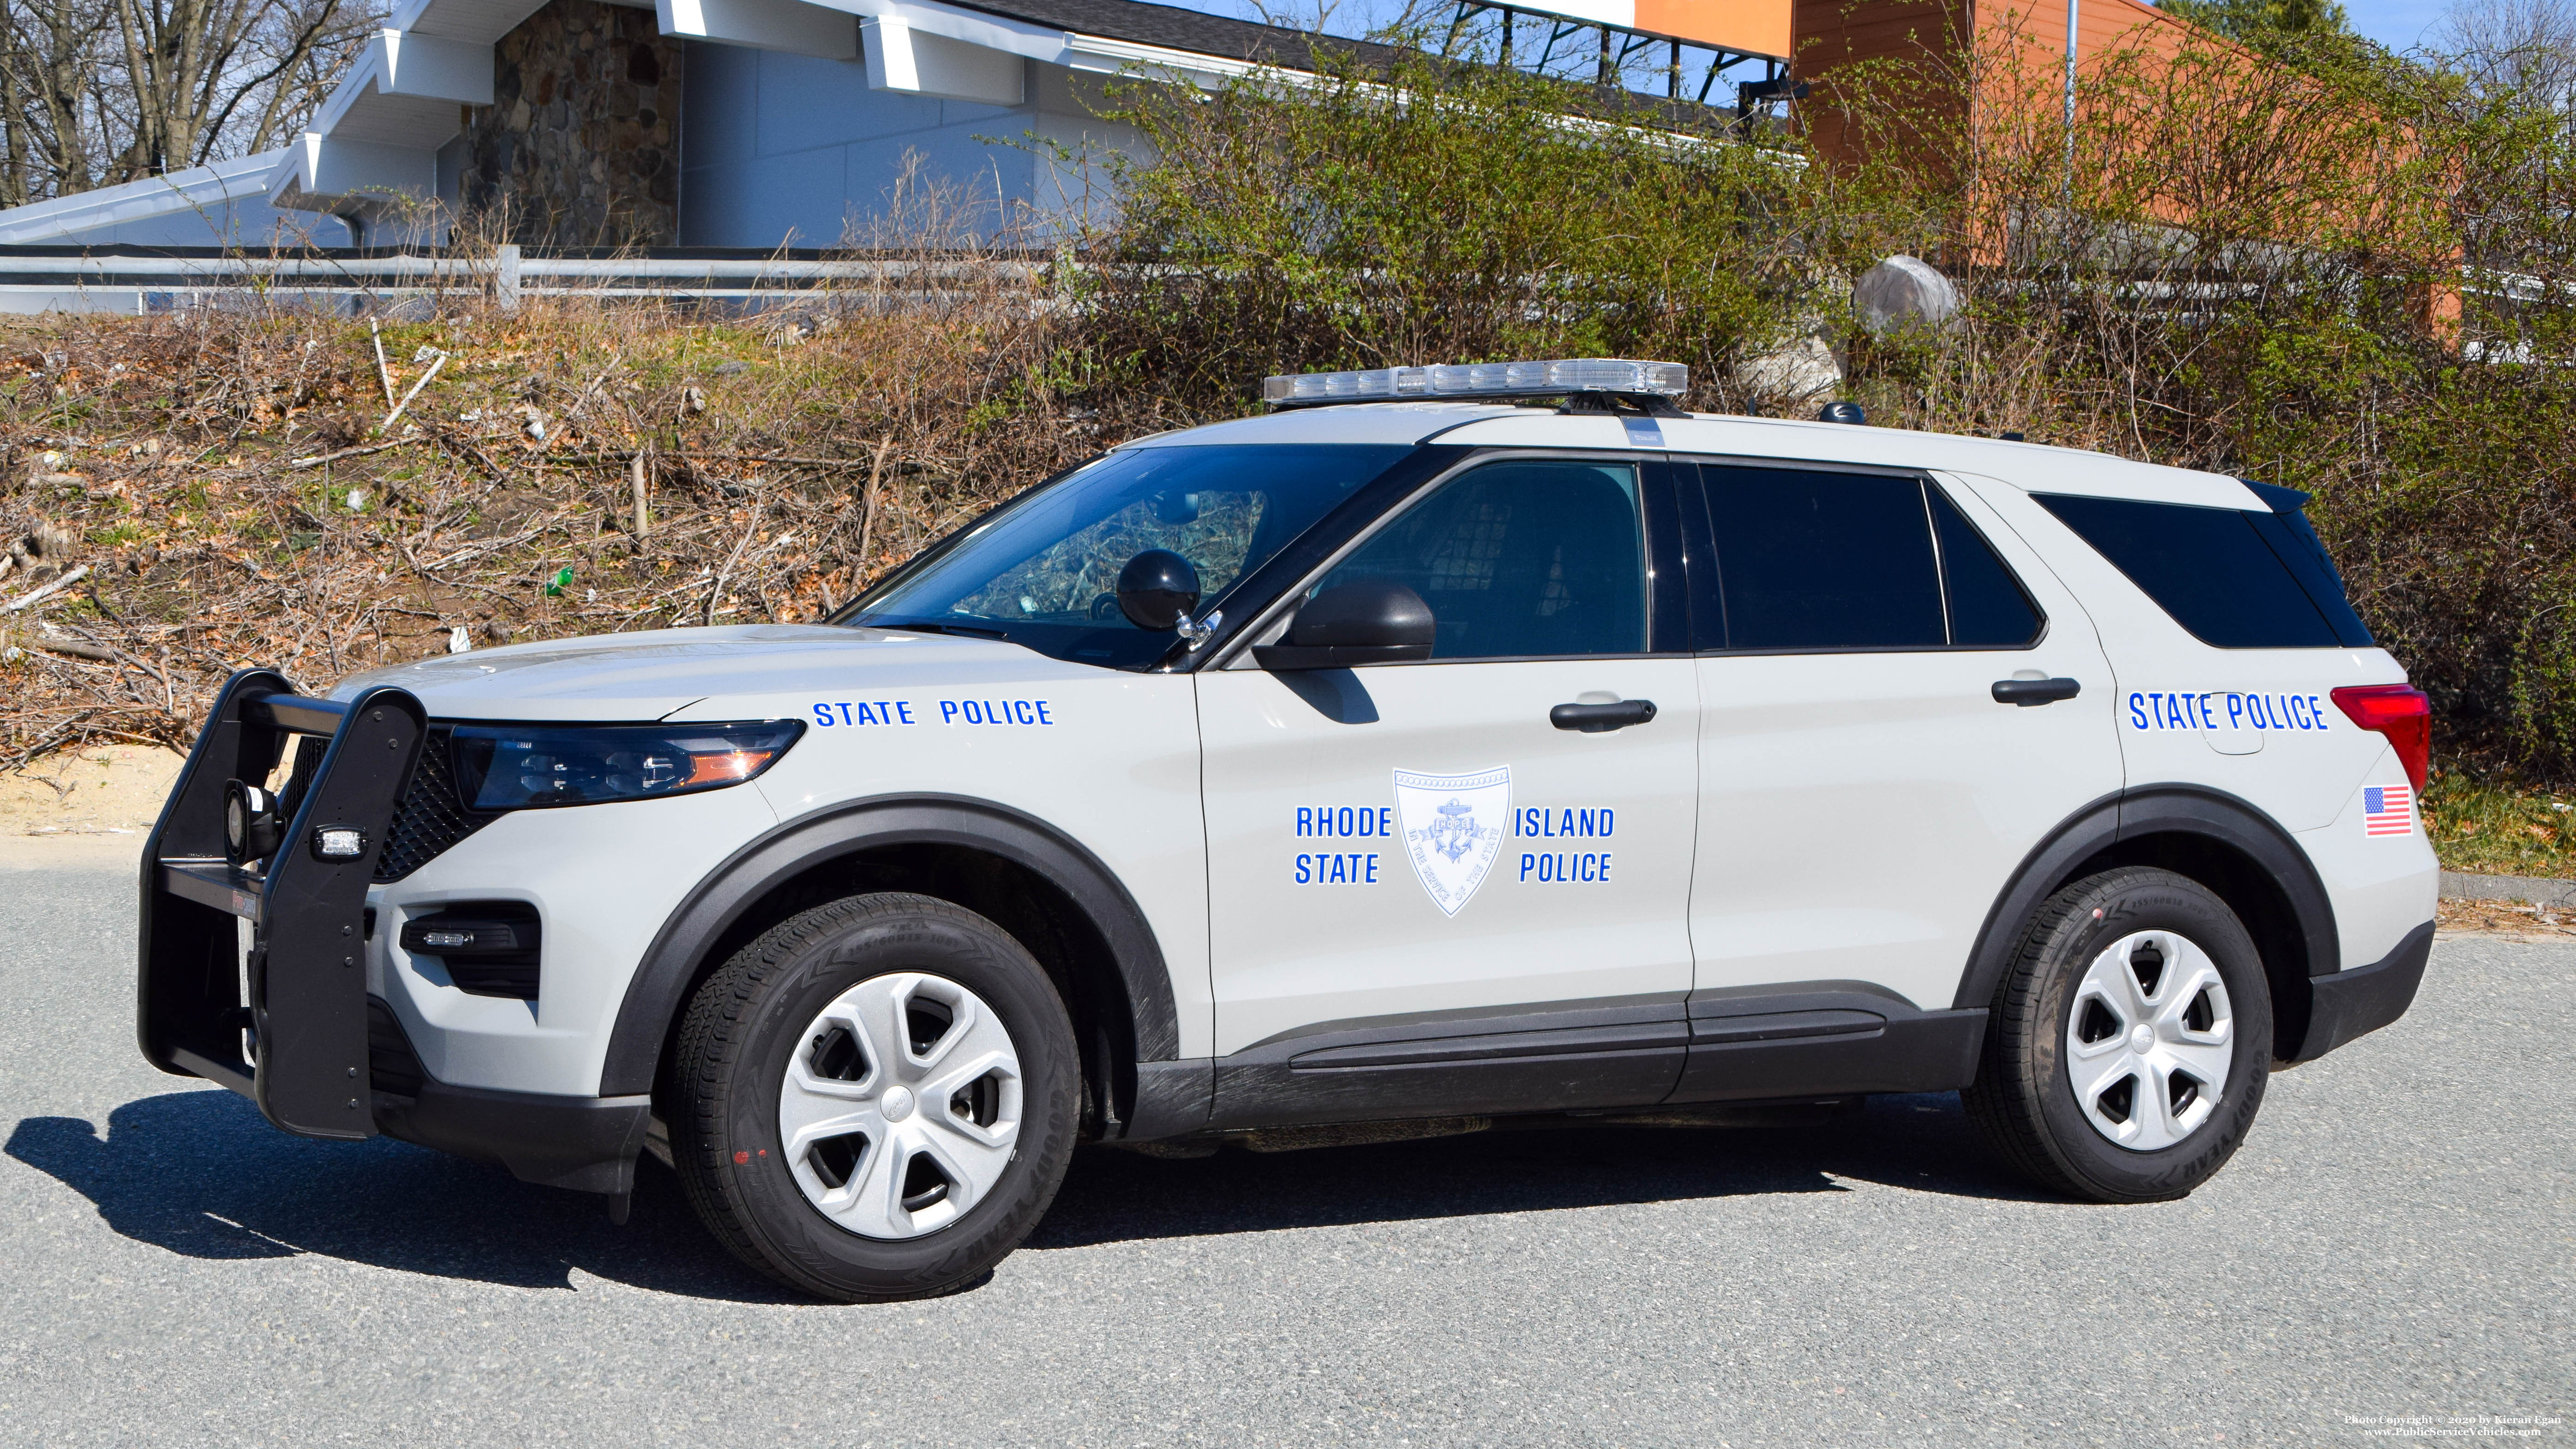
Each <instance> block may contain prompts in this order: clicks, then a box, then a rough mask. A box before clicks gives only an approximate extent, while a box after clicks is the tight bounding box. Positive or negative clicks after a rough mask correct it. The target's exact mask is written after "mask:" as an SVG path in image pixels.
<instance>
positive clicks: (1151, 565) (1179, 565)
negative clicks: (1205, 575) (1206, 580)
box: [1118, 548, 1199, 634]
mask: <svg viewBox="0 0 2576 1449" xmlns="http://www.w3.org/2000/svg"><path fill="white" fill-rule="evenodd" d="M1198 606H1199V571H1198V570H1197V569H1195V568H1192V567H1191V566H1190V561H1189V560H1188V559H1185V558H1183V557H1181V556H1180V555H1179V554H1176V553H1174V552H1172V551H1171V550H1170V549H1168V548H1149V549H1147V550H1145V551H1144V552H1143V553H1140V554H1138V555H1136V556H1135V557H1134V558H1131V559H1129V560H1127V566H1126V567H1125V568H1123V569H1120V570H1119V571H1118V612H1120V613H1122V614H1125V615H1126V616H1127V618H1128V621H1129V622H1131V623H1133V624H1134V625H1135V626H1136V627H1137V628H1139V629H1151V630H1153V631H1154V632H1155V633H1158V634H1159V633H1164V632H1166V631H1169V630H1172V629H1177V628H1179V627H1180V626H1181V624H1182V622H1183V621H1185V620H1187V619H1188V618H1189V617H1190V611H1191V610H1193V609H1196V608H1197V607H1198Z"/></svg>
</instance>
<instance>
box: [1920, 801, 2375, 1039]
mask: <svg viewBox="0 0 2576 1449" xmlns="http://www.w3.org/2000/svg"><path fill="white" fill-rule="evenodd" d="M2165 834H2178V835H2198V836H2203V837H2206V838H2208V839H2211V840H2214V841H2216V842H2218V843H2220V844H2222V845H2226V846H2229V847H2231V848H2233V849H2234V850H2236V851H2237V852H2238V853H2240V854H2242V855H2244V856H2245V857H2247V858H2248V859H2250V860H2252V861H2253V862H2254V863H2255V865H2256V866H2258V867H2259V868H2261V869H2262V870H2263V871H2264V872H2265V873H2266V874H2267V875H2269V876H2270V878H2271V880H2272V882H2273V884H2274V885H2276V886H2277V887H2279V889H2280V891H2281V894H2282V896H2283V897H2284V898H2285V899H2286V900H2287V901H2288V902H2289V907H2290V913H2291V915H2292V917H2293V918H2294V919H2295V921H2296V923H2297V926H2298V929H2299V934H2300V937H2301V939H2302V940H2303V942H2304V943H2305V945H2306V947H2307V960H2306V961H2305V962H2304V963H2300V964H2303V965H2304V966H2305V968H2306V969H2305V971H2304V972H2303V973H2301V974H2302V975H2303V976H2304V977H2305V978H2308V979H2314V978H2315V977H2319V976H2328V975H2332V974H2333V973H2334V972H2336V971H2338V970H2340V969H2342V966H2343V946H2342V942H2341V939H2340V937H2339V936H2338V935H2337V934H2336V931H2335V918H2334V904H2333V902H2332V900H2330V899H2329V898H2328V897H2327V895H2326V888H2325V882H2324V881H2323V880H2322V879H2321V878H2319V877H2318V875H2317V869H2316V866H2315V865H2313V864H2311V863H2310V862H2309V860H2308V853H2307V852H2306V851H2304V850H2301V849H2300V848H2299V845H2298V842H2297V841H2295V840H2293V839H2291V838H2290V833H2289V832H2288V831H2286V830H2284V829H2282V828H2281V826H2280V823H2279V822H2277V821H2275V820H2273V819H2272V817H2271V816H2269V815H2266V814H2264V813H2263V812H2262V811H2261V810H2259V809H2257V808H2255V806H2254V805H2253V804H2251V803H2250V802H2248V801H2245V800H2243V799H2240V798H2238V797H2237V796H2234V795H2231V794H2228V793H2227V792H2226V791H2224V790H2213V789H2210V788H2208V787H2206V786H2201V785H2185V784H2159V785H2142V786H2138V787H2136V788H2133V789H2128V790H2121V791H2116V792H2114V793H2112V794H2109V795H2105V796H2102V797H2101V798H2099V799H2097V800H2094V801H2093V802H2092V803H2090V804H2088V805H2086V806H2084V807H2083V808H2082V809H2080V810H2077V811H2076V812H2075V813H2074V814H2072V815H2069V816H2068V817H2067V818H2066V819H2065V820H2064V821H2063V822H2061V823H2060V824H2059V825H2058V826H2057V828H2056V829H2055V830H2052V831H2050V832H2049V834H2048V836H2047V837H2046V838H2045V839H2043V840H2041V841H2040V843H2039V844H2038V845H2036V846H2033V847H2032V848H2031V851H2030V853H2029V854H2028V855H2026V856H2024V857H2022V862H2021V865H2020V866H2019V867H2018V868H2017V869H2015V871H2014V872H2013V876H2012V882H2011V884H2009V885H2007V886H2005V887H2004V890H2003V892H2002V894H2000V895H1998V896H1996V897H1995V903H1994V905H1993V906H1992V907H1990V908H1988V910H1987V912H1986V919H1985V924H1984V925H1983V926H1982V927H1980V928H1979V929H1978V932H1977V942H1976V945H1975V946H1974V947H1973V948H1971V949H1970V951H1969V953H1968V967H1967V970H1965V971H1964V972H1962V973H1960V976H1959V991H1958V995H1957V996H1955V997H1954V998H1952V1001H1951V1005H1952V1006H1953V1007H1954V1008H1961V1009H1964V1008H1967V1007H1983V1006H1990V1005H1992V1004H1993V1002H1994V996H1995V988H1996V986H1997V985H1998V984H1999V983H2001V982H2002V980H2003V976H2004V972H2005V971H2006V970H2008V969H2009V968H2010V967H2011V964H2012V957H2013V953H2014V951H2015V950H2017V949H2018V948H2019V947H2020V944H2021V935H2022V927H2023V925H2024V924H2025V923H2026V922H2028V921H2029V920H2030V917H2031V913H2032V912H2033V911H2035V910H2037V909H2038V908H2039V904H2040V902H2041V901H2044V900H2046V899H2047V898H2048V897H2049V896H2050V895H2051V894H2052V893H2053V892H2054V891H2055V890H2056V888H2057V886H2058V884H2059V883H2060V882H2062V881H2064V880H2065V879H2066V878H2067V877H2068V876H2069V875H2070V874H2071V873H2072V872H2074V871H2075V870H2076V869H2077V868H2078V867H2080V866H2081V865H2082V864H2083V863H2084V862H2085V861H2087V860H2090V859H2092V858H2093V857H2094V856H2097V855H2100V854H2102V853H2103V852H2105V851H2108V850H2110V849H2112V848H2113V847H2115V846H2117V845H2119V844H2120V843H2121V842H2123V841H2128V840H2136V839H2139V838H2141V837H2143V836H2149V835H2165ZM2282 984H2286V983H2280V982H2276V987H2275V989H2276V990H2277V989H2278V988H2279V986H2280V985H2282ZM2281 1009H2282V1011H2283V1012H2284V1013H2291V1012H2295V1013H2296V1014H2297V1017H2298V1021H2297V1023H2296V1024H2295V1025H2294V1028H2293V1031H2294V1033H2295V1032H2296V1031H2303V1030H2304V1029H2305V1025H2306V1017H2307V1011H2308V1002H2307V1000H2306V998H2305V996H2304V995H2302V996H2301V997H2300V999H2298V1000H2296V1001H2284V1002H2282V1003H2281ZM2291 1039H2292V1040H2294V1041H2295V1040H2296V1039H2297V1037H2296V1035H2295V1034H2294V1035H2293V1036H2292V1038H2291Z"/></svg>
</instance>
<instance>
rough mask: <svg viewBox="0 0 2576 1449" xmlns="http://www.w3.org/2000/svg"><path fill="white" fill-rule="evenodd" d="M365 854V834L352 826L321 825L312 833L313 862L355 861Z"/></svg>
mask: <svg viewBox="0 0 2576 1449" xmlns="http://www.w3.org/2000/svg"><path fill="white" fill-rule="evenodd" d="M366 853H367V832H365V831H363V830H360V829H359V828H358V827H356V826H354V825H323V826H317V827H315V829H314V831H313V858H314V859H315V860H334V861H338V860H356V859H357V858H358V857H360V856H362V855H365V854H366Z"/></svg>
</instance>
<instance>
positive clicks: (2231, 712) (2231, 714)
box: [2227, 694, 2245, 729]
mask: <svg viewBox="0 0 2576 1449" xmlns="http://www.w3.org/2000/svg"><path fill="white" fill-rule="evenodd" d="M2227 723H2228V724H2229V725H2230V726H2231V727H2233V728H2236V729H2243V728H2244V727H2245V696H2243V695H2241V694H2231V695H2229V696H2227Z"/></svg>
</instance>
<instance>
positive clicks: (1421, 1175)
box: [0, 1091, 2040, 1303]
mask: <svg viewBox="0 0 2576 1449" xmlns="http://www.w3.org/2000/svg"><path fill="white" fill-rule="evenodd" d="M0 1150H5V1151H6V1153H7V1155H8V1156H10V1157H12V1158H15V1159H17V1160H18V1161H20V1162H23V1163H26V1164H27V1165H28V1166H30V1167H33V1168H35V1169H37V1170H38V1171H40V1172H44V1173H46V1174H47V1175H49V1176H51V1177H53V1178H55V1179H56V1180H58V1181H60V1182H62V1183H63V1184H64V1185H65V1186H67V1187H70V1188H71V1189H73V1190H74V1191H76V1192H78V1193H80V1194H81V1195H82V1196H84V1197H86V1198H88V1199H89V1200H90V1201H91V1202H93V1203H96V1204H97V1205H98V1211H99V1216H100V1217H101V1218H103V1219H104V1220H105V1221H106V1222H107V1224H108V1226H109V1227H111V1228H113V1229H114V1230H115V1231H117V1232H118V1233H120V1234H122V1235H124V1236H125V1237H128V1238H132V1239H134V1240H135V1241H137V1242H144V1243H150V1244H153V1245H155V1246H157V1247H160V1248H164V1249H167V1250H168V1251H170V1252H173V1253H178V1254H182V1255H185V1256H188V1257H192V1258H215V1259H224V1258H283V1257H292V1256H295V1255H297V1254H300V1253H319V1254H323V1255H326V1256H329V1257H335V1258H343V1259H347V1260H349V1261H351V1262H358V1263H366V1264H371V1265H374V1266H377V1267H383V1268H394V1269H400V1270H403V1271H406V1272H414V1273H427V1274H435V1275H439V1276H442V1277H454V1278H462V1279H469V1280H474V1281H479V1282H487V1283H497V1284H503V1285H507V1286H512V1287H522V1288H568V1287H570V1286H571V1278H570V1273H571V1270H572V1269H574V1268H579V1269H581V1270H582V1271H583V1272H586V1273H590V1274H594V1275H596V1276H598V1277H601V1278H605V1279H609V1280H611V1281H614V1282H619V1283H624V1284H628V1285H630V1286H633V1287H637V1288H644V1289H649V1290H652V1291H655V1292H663V1293H677V1294H685V1295H688V1296H692V1297H709V1298H724V1299H732V1300H737V1301H749V1302H767V1303H790V1302H800V1301H803V1300H802V1299H801V1298H799V1297H798V1296H797V1295H795V1294H793V1293H790V1292H788V1291H787V1290H785V1289H782V1288H779V1287H777V1286H775V1285H773V1284H771V1283H769V1282H768V1281H767V1280H766V1279H764V1278H762V1277H760V1276H759V1275H757V1274H755V1273H753V1272H752V1271H750V1270H749V1269H747V1268H744V1267H742V1266H741V1265H740V1264H738V1263H736V1262H735V1261H734V1260H733V1258H732V1257H731V1256H729V1255H728V1254H726V1253H725V1252H724V1250H723V1249H722V1248H720V1247H719V1246H717V1244H716V1243H715V1241H714V1240H713V1239H712V1238H710V1237H709V1236H708V1235H707V1234H706V1232H705V1230H704V1229H702V1228H701V1227H700V1226H699V1225H698V1222H697V1220H696V1218H695V1216H694V1215H693V1214H692V1213H691V1212H690V1210H689V1207H688V1205H687V1203H686V1202H685V1201H684V1200H683V1198H682V1196H681V1193H680V1189H679V1184H678V1182H677V1181H676V1180H675V1179H674V1178H673V1177H672V1176H671V1174H670V1173H668V1172H667V1171H665V1170H663V1169H662V1168H661V1167H660V1165H659V1164H657V1163H654V1162H651V1161H649V1160H648V1161H647V1162H645V1163H644V1164H643V1165H642V1170H640V1171H639V1172H638V1174H637V1182H636V1192H635V1203H634V1213H633V1216H632V1218H631V1219H630V1220H629V1221H628V1223H627V1225H626V1226H625V1227H622V1228H620V1227H613V1226H611V1225H610V1224H609V1222H608V1220H607V1215H606V1213H605V1211H604V1210H603V1207H602V1204H601V1202H600V1200H599V1199H598V1198H595V1197H592V1196H589V1195H587V1194H580V1193H569V1192H561V1191H557V1190H554V1189H550V1188H542V1187H534V1186H530V1185H529V1184H526V1183H522V1182H519V1181H516V1180H515V1179H513V1178H512V1177H511V1176H510V1175H509V1173H507V1172H506V1171H504V1170H503V1169H501V1168H499V1167H496V1166H493V1165H491V1164H488V1163H479V1162H469V1161H465V1160H463V1159H460V1158H454V1157H449V1156H446V1155H444V1154H442V1153H436V1152H431V1151H428V1150H426V1149H424V1148H418V1147H413V1146H410V1145H409V1144H406V1143H401V1142H395V1141H392V1140H390V1139H385V1138H378V1139H376V1140H374V1141H371V1142H366V1143H331V1142H314V1141H308V1140H305V1139H302V1138H296V1137H290V1136H287V1135H286V1134H284V1133H282V1132H279V1131H277V1130H275V1129H274V1128H272V1127H270V1126H269V1125H268V1124H267V1123H266V1122H265V1121H263V1120H262V1119H261V1118H260V1115H259V1111H258V1109H257V1108H255V1107H253V1106H252V1105H251V1104H250V1103H248V1102H246V1101H244V1100H242V1099H241V1098H239V1097H236V1096H234V1095H233V1094H232V1093H230V1092H224V1091H190V1092H173V1093H169V1094H167V1095H163V1096H157V1097H146V1098H143V1099H141V1100H139V1101H134V1102H129V1103H127V1104H125V1105H124V1106H122V1107H119V1108H117V1109H116V1110H115V1111H114V1112H113V1113H112V1114H110V1116H109V1118H108V1130H107V1132H106V1134H105V1135H104V1136H101V1135H100V1134H99V1132H98V1131H97V1130H96V1128H94V1127H93V1126H92V1125H91V1124H90V1123H88V1122H85V1121H82V1120H81V1119H79V1118H75V1117H29V1118H25V1119H22V1120H21V1121H20V1122H19V1123H18V1125H17V1127H16V1129H15V1130H14V1131H13V1132H11V1134H10V1136H9V1141H8V1143H7V1146H6V1147H5V1149H0ZM1837 1178H1852V1179H1858V1180H1862V1181H1868V1182H1877V1183H1883V1184H1886V1185H1889V1186H1894V1187H1904V1188H1909V1189H1913V1190H1917V1191H1924V1192H1936V1193H1943V1194H1948V1195H1956V1196H1968V1197H1980V1198H1990V1199H2005V1200H2024V1201H2029V1200H2040V1199H2039V1196H2038V1195H2037V1194H2034V1193H2031V1192H2029V1191H2028V1190H2026V1189H2025V1188H2023V1187H2022V1186H2021V1185H2020V1184H2019V1183H2018V1182H2017V1181H2016V1180H2015V1179H2013V1178H2011V1177H2009V1176H2008V1175H2006V1174H2005V1173H2004V1172H2003V1171H2002V1170H2001V1169H2000V1168H1997V1167H1995V1166H1994V1165H1992V1163H1991V1161H1990V1160H1989V1159H1988V1158H1986V1157H1985V1155H1984V1154H1983V1153H1982V1152H1981V1151H1980V1150H1978V1148H1977V1146H1976V1143H1975V1141H1974V1133H1973V1131H1972V1130H1971V1129H1970V1127H1969V1125H1968V1123H1967V1121H1966V1119H1965V1118H1964V1117H1963V1116H1962V1115H1961V1113H1960V1110H1959V1105H1958V1099H1957V1098H1956V1097H1953V1096H1937V1097H1890V1098H1880V1099H1878V1100H1876V1101H1873V1102H1872V1103H1871V1104H1870V1106H1869V1109H1868V1110H1867V1111H1866V1112H1864V1113H1862V1114H1860V1115H1858V1116H1855V1117H1851V1118H1846V1119H1843V1120H1839V1121H1835V1122H1831V1123H1825V1124H1821V1125H1812V1126H1801V1127H1794V1128H1670V1127H1594V1128H1589V1129H1586V1128H1582V1127H1573V1128H1550V1129H1536V1130H1527V1131H1501V1132H1486V1133H1479V1134H1475V1135H1472V1136H1466V1137H1452V1138H1442V1139H1436V1140H1431V1141H1419V1142H1404V1143H1389V1144H1383V1145H1377V1146H1367V1147H1342V1148H1318V1149H1314V1150H1309V1151H1304V1152H1286V1153H1255V1152H1248V1151H1245V1150H1243V1149H1241V1148H1236V1147H1230V1148H1228V1149H1226V1150H1225V1151H1223V1152H1220V1153H1218V1154H1217V1155H1216V1156H1214V1157H1207V1158H1197V1159H1185V1160H1177V1161H1174V1160H1164V1159H1157V1158H1149V1157H1144V1156H1141V1155H1138V1154H1135V1153H1130V1152H1122V1151H1117V1150H1112V1149H1099V1150H1087V1151H1083V1152H1080V1153H1077V1154H1075V1157H1074V1161H1073V1167H1072V1170H1071V1171H1070V1172H1069V1173H1068V1174H1067V1176H1066V1178H1065V1183H1064V1187H1063V1189H1062V1190H1061V1191H1060V1192H1059V1193H1058V1194H1057V1196H1056V1200H1055V1205H1054V1207H1053V1209H1052V1210H1051V1211H1050V1212H1049V1213H1048V1215H1047V1218H1046V1220H1045V1221H1044V1222H1042V1223H1040V1224H1039V1226H1038V1230H1037V1232H1036V1233H1035V1234H1034V1235H1033V1236H1032V1237H1031V1238H1030V1239H1029V1241H1028V1244H1027V1246H1028V1247H1029V1248H1031V1249H1037V1250H1044V1249H1052V1248H1072V1247H1087V1246H1094V1245H1099V1244H1105V1243H1115V1242H1126V1241H1135V1240H1142V1239H1153V1238H1176V1237H1198V1236H1206V1235H1211V1234H1224V1233H1243V1232H1262V1231H1270V1230H1276V1229H1282V1228H1301V1227H1325V1226H1340V1225H1348V1224H1354V1223H1368V1222H1397V1221H1415V1220H1429V1219H1437V1218H1449V1217H1466V1216H1477V1215H1485V1214H1497V1213H1515V1212H1539V1211H1550V1210H1556V1209H1565V1208H1586V1207H1602V1206H1610V1205H1615V1204H1623V1203H1649V1202H1670V1201H1679V1200H1689V1199H1709V1198H1721V1197H1739V1196H1749V1195H1770V1194H1781V1193H1814V1192H1835V1191H1841V1190H1843V1189H1842V1188H1841V1187H1840V1186H1839V1184H1838V1183H1837V1182H1836V1180H1835V1179H1837Z"/></svg>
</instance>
